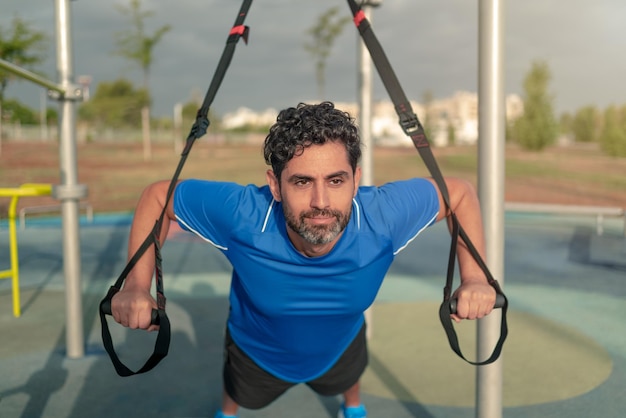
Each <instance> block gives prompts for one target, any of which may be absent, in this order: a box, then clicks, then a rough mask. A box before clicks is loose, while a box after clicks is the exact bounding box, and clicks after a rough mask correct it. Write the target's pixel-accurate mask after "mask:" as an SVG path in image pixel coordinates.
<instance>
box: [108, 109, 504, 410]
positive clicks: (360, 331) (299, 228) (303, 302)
mask: <svg viewBox="0 0 626 418" xmlns="http://www.w3.org/2000/svg"><path fill="white" fill-rule="evenodd" d="M360 146H361V143H360V139H359V136H358V132H357V128H356V126H355V124H354V120H353V119H352V118H351V117H350V116H349V115H348V114H347V113H344V112H341V111H339V110H337V109H335V108H334V106H333V104H332V103H330V102H324V103H321V104H319V105H305V104H299V105H298V106H297V107H296V108H288V109H285V110H283V111H282V112H280V114H279V115H278V118H277V121H276V123H275V124H274V125H273V126H272V127H271V128H270V132H269V135H268V136H267V138H266V140H265V144H264V154H265V160H266V162H267V163H268V164H270V165H271V167H272V168H271V169H270V170H268V171H267V174H266V178H267V183H268V185H266V186H263V187H257V186H254V185H248V186H241V185H238V184H234V183H224V182H210V181H200V180H186V181H182V182H180V183H178V185H177V186H176V189H175V192H174V198H173V201H172V202H170V204H169V206H168V208H167V212H166V213H167V216H168V218H169V219H176V220H177V221H178V223H179V224H180V225H181V226H182V228H184V229H186V230H188V231H191V232H193V233H195V234H197V235H198V236H200V237H202V238H203V239H204V240H206V241H207V242H209V243H211V244H212V245H214V246H215V247H217V248H218V249H220V250H221V251H222V252H223V253H224V254H225V255H226V257H227V258H228V259H229V261H230V263H231V264H232V266H233V274H232V282H231V292H230V312H229V317H228V323H227V330H226V342H225V348H226V349H225V352H226V354H225V356H226V358H225V362H224V371H223V383H224V391H223V402H222V409H221V411H218V413H217V415H216V417H219V418H224V417H236V416H237V412H238V409H239V407H240V406H241V407H244V408H249V409H257V408H262V407H264V406H266V405H268V404H270V403H271V402H272V401H274V400H275V399H276V398H278V397H279V396H280V395H281V394H282V393H284V392H285V391H286V390H287V389H289V388H290V387H292V386H293V385H295V384H298V383H306V384H307V385H308V386H310V387H311V388H312V389H313V390H314V391H316V392H317V393H319V394H321V395H327V396H333V395H339V394H342V395H343V403H342V405H341V409H340V411H339V416H344V417H346V418H358V417H365V416H366V411H365V407H364V406H363V405H362V404H361V400H360V392H359V379H360V377H361V374H362V373H363V371H364V370H365V367H366V365H367V348H366V341H365V323H364V316H363V312H364V311H365V310H366V309H367V308H368V307H369V306H370V305H371V304H372V302H373V301H374V299H375V297H376V294H377V292H378V290H379V288H380V286H381V284H382V281H383V278H384V277H385V274H386V272H387V270H388V268H389V266H390V264H391V262H392V261H393V259H394V256H395V255H396V254H397V253H398V252H400V251H401V250H402V249H404V248H405V247H406V245H408V244H409V243H410V242H411V241H412V240H413V239H414V238H415V237H416V236H417V235H418V234H419V233H420V232H421V231H422V230H423V229H425V228H426V227H428V226H430V225H432V224H433V223H435V222H436V221H439V220H441V219H444V218H446V217H448V216H449V215H450V212H449V210H448V209H447V208H446V207H445V205H444V203H443V201H442V198H441V194H440V193H439V191H438V189H437V187H436V185H435V183H434V182H433V181H432V180H430V179H410V180H404V181H397V182H392V183H388V184H386V185H383V186H381V187H359V180H360V177H361V169H360V167H358V166H357V163H358V160H359V158H360V156H361V149H360ZM446 184H447V187H448V189H449V195H450V201H451V206H452V210H453V211H454V212H455V213H456V215H457V217H458V219H459V221H460V222H461V224H462V225H463V227H464V228H465V231H466V232H467V234H468V236H469V237H470V238H471V239H472V242H473V243H474V244H475V246H476V247H477V248H478V249H479V251H483V248H484V238H483V232H482V222H481V219H480V208H479V203H478V199H477V196H476V193H475V192H474V190H473V188H472V187H471V185H469V184H468V183H467V182H465V181H461V180H457V179H446ZM167 187H168V182H160V183H156V184H153V185H151V186H149V187H148V188H146V190H145V191H144V193H143V194H142V197H141V199H140V201H139V204H138V206H137V210H136V213H135V218H134V220H133V225H132V228H131V233H130V239H129V255H132V254H134V252H135V251H136V250H137V248H138V247H139V246H140V244H141V243H142V241H143V239H144V238H145V236H146V235H147V234H148V233H149V231H150V230H151V229H152V227H153V224H154V220H155V219H157V218H158V216H159V214H160V212H161V210H162V208H163V205H164V204H165V200H166V192H167ZM167 225H168V222H165V224H164V228H163V231H162V236H161V240H165V237H166V235H167ZM150 254H151V252H150V251H148V252H146V255H144V257H143V258H142V259H141V261H140V262H139V263H137V265H136V266H135V268H134V269H133V270H132V272H131V273H130V274H129V276H128V278H127V279H126V283H125V285H124V288H123V289H122V290H121V291H120V292H119V293H118V294H116V295H115V297H114V298H113V300H112V313H113V316H114V318H115V320H116V321H117V322H119V323H121V324H122V325H124V326H127V327H131V328H142V329H149V330H150V329H154V328H155V327H154V326H151V325H150V312H151V309H152V308H154V307H156V302H155V301H154V299H153V298H152V296H151V295H150V284H151V283H150V282H151V278H152V274H153V270H154V259H153V258H152V259H151V257H153V256H152V255H150ZM458 257H459V269H460V274H461V286H460V287H459V289H457V291H456V292H455V297H457V298H458V307H457V311H458V313H457V314H456V315H455V316H454V319H455V320H457V321H458V320H461V319H476V318H481V317H483V316H485V315H487V314H489V312H490V311H491V310H492V308H493V305H494V302H495V291H494V289H493V288H492V287H491V286H490V285H489V284H488V283H487V281H486V278H485V276H484V273H483V272H482V270H481V269H480V268H479V267H478V265H477V264H476V263H475V261H474V259H473V258H472V256H471V254H470V253H469V251H468V250H467V248H466V246H465V244H464V243H463V242H462V240H461V242H460V243H459V248H458Z"/></svg>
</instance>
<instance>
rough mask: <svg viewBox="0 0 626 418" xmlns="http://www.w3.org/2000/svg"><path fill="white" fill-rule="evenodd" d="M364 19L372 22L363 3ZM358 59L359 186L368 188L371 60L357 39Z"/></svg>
mask: <svg viewBox="0 0 626 418" xmlns="http://www.w3.org/2000/svg"><path fill="white" fill-rule="evenodd" d="M361 10H363V13H364V14H365V17H366V19H367V20H369V21H370V22H371V21H372V17H371V15H372V13H371V10H372V8H371V5H370V4H369V3H367V2H366V3H364V4H363V5H362V7H361ZM358 43H359V46H358V58H359V77H358V80H359V129H360V131H361V142H362V143H363V152H362V154H361V170H362V176H361V184H362V185H364V186H370V185H372V184H374V167H373V162H372V154H373V147H374V144H373V141H372V59H371V57H370V55H369V51H368V50H367V46H365V42H363V40H362V39H361V37H359V38H358Z"/></svg>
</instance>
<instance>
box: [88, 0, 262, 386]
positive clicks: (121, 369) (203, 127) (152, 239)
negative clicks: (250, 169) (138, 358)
mask: <svg viewBox="0 0 626 418" xmlns="http://www.w3.org/2000/svg"><path fill="white" fill-rule="evenodd" d="M251 4H252V0H244V1H243V4H242V5H241V8H240V9H239V13H238V14H237V18H236V19H235V24H234V25H233V27H232V28H231V30H230V33H229V34H228V39H227V41H226V46H225V48H224V51H223V52H222V56H221V58H220V61H219V63H218V65H217V68H216V70H215V73H214V74H213V79H212V80H211V84H210V86H209V88H208V90H207V93H206V95H205V97H204V101H203V103H202V106H201V107H200V109H199V110H198V113H197V115H196V121H195V122H194V124H193V126H192V127H191V130H190V132H189V135H188V136H187V140H186V142H185V147H184V148H183V151H182V153H181V158H180V161H179V163H178V166H177V167H176V171H175V172H174V175H173V176H172V180H171V181H170V184H169V187H168V190H167V196H166V198H165V203H164V205H163V209H162V210H161V214H160V216H159V219H158V220H157V221H156V222H155V225H154V227H153V228H152V231H150V234H148V236H147V237H146V239H145V240H144V242H143V243H142V244H141V246H140V247H139V248H138V249H137V251H136V252H135V253H134V254H133V256H132V257H131V258H130V260H129V261H128V263H127V264H126V267H125V268H124V270H123V271H122V273H121V274H120V276H119V277H118V278H117V280H116V282H115V284H114V285H113V286H111V287H110V288H109V291H108V292H107V294H106V296H105V297H104V299H102V301H101V302H100V323H101V325H102V343H103V345H104V348H105V350H106V351H107V353H108V354H109V357H110V358H111V362H112V363H113V366H114V367H115V370H116V371H117V374H118V375H120V376H132V375H135V374H140V373H145V372H147V371H149V370H151V369H152V368H153V367H154V366H156V365H157V364H158V363H159V362H160V361H161V360H162V359H163V358H164V357H165V356H166V355H167V353H168V350H169V345H170V335H171V334H170V322H169V319H168V317H167V314H166V313H165V302H166V299H165V292H164V289H163V268H162V257H161V245H160V241H159V237H160V235H161V227H162V225H163V222H164V220H165V214H166V210H167V206H168V204H169V202H170V199H171V198H172V195H173V194H174V189H175V187H176V183H177V182H178V177H179V176H180V173H181V171H182V169H183V166H184V164H185V161H186V160H187V156H188V155H189V152H190V151H191V147H192V146H193V144H194V142H195V140H196V139H198V138H200V137H202V136H203V135H204V134H205V133H206V131H207V129H208V127H209V124H210V122H209V119H208V113H209V108H210V106H211V103H213V99H214V98H215V95H216V93H217V90H218V89H219V86H220V85H221V83H222V81H223V80H224V76H225V74H226V70H227V69H228V66H229V64H230V62H231V60H232V57H233V54H234V51H235V47H236V44H237V41H239V39H240V38H243V40H244V42H246V43H247V41H248V35H249V28H248V27H247V26H244V25H243V23H244V21H245V18H246V16H247V14H248V10H249V9H250V6H251ZM152 245H154V259H155V281H156V302H157V309H153V310H152V316H151V323H152V324H155V325H159V331H158V335H157V338H156V341H155V345H154V352H153V353H152V355H151V356H150V358H149V359H148V360H147V361H146V363H145V364H144V365H143V366H142V367H141V368H140V369H139V370H137V371H136V372H134V371H132V370H130V369H129V368H128V367H126V366H125V365H124V364H123V363H122V362H121V361H120V359H119V357H118V356H117V354H116V353H115V349H114V347H113V342H112V339H111V333H110V332H109V326H108V323H107V320H106V316H105V315H111V299H112V298H113V296H114V295H115V294H116V293H117V292H119V291H120V289H121V288H122V284H123V283H124V280H126V277H127V276H128V273H129V272H130V271H131V270H132V269H133V267H134V266H135V264H136V263H137V261H139V259H140V258H141V256H143V254H144V253H145V252H146V250H147V249H148V248H150V246H152Z"/></svg>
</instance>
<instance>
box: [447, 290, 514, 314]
mask: <svg viewBox="0 0 626 418" xmlns="http://www.w3.org/2000/svg"><path fill="white" fill-rule="evenodd" d="M504 300H505V299H504V295H502V294H500V293H496V303H495V304H494V305H493V308H494V309H500V308H502V307H503V306H504ZM456 302H457V300H456V299H450V313H453V314H455V313H456Z"/></svg>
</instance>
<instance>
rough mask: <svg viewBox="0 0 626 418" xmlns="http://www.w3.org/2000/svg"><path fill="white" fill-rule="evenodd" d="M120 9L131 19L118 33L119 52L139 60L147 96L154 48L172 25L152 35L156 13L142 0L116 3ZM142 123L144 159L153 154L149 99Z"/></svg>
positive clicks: (126, 56) (132, 59)
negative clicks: (149, 20)
mask: <svg viewBox="0 0 626 418" xmlns="http://www.w3.org/2000/svg"><path fill="white" fill-rule="evenodd" d="M117 8H118V10H119V11H120V13H122V14H123V15H124V16H126V17H128V18H129V19H130V21H131V28H130V29H128V30H124V31H119V32H116V33H115V43H116V45H117V50H116V53H117V55H120V56H122V57H124V58H126V59H128V60H130V61H133V62H136V63H137V64H138V65H139V67H140V68H141V72H142V85H143V88H144V90H145V91H146V93H147V94H148V97H150V83H149V78H150V67H151V66H152V62H153V50H154V47H155V46H156V44H158V43H159V41H160V40H161V38H163V35H165V34H166V33H167V32H168V31H169V30H170V29H171V27H170V25H163V26H161V27H160V28H158V29H157V30H156V31H155V32H154V33H153V34H152V36H150V35H147V34H146V28H145V22H146V19H147V18H149V17H151V16H153V15H154V13H153V12H152V11H149V10H142V8H141V0H130V4H129V6H122V5H117ZM141 113H142V119H141V124H142V127H143V132H144V135H143V137H144V159H145V160H149V159H150V158H151V157H152V151H151V143H150V101H148V103H147V104H146V106H144V108H143V109H142V110H141Z"/></svg>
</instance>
